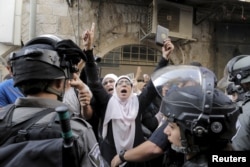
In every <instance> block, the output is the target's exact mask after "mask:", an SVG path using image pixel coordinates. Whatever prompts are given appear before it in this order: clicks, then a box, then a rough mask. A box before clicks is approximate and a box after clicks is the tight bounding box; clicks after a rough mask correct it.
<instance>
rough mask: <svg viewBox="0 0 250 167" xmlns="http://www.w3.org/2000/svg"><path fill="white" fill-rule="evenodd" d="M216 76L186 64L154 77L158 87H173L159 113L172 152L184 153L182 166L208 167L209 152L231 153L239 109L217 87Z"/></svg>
mask: <svg viewBox="0 0 250 167" xmlns="http://www.w3.org/2000/svg"><path fill="white" fill-rule="evenodd" d="M214 76H215V75H214V74H213V72H211V71H210V70H208V69H206V68H202V69H201V68H200V67H195V66H185V65H179V66H168V67H166V68H164V69H161V70H159V71H157V72H156V73H155V74H153V76H152V80H153V83H154V85H155V87H156V88H160V87H162V86H164V85H166V84H167V85H169V86H170V88H169V90H168V92H167V94H166V95H165V97H163V98H162V104H161V107H160V112H162V113H163V114H164V116H165V117H166V120H167V122H168V126H167V127H166V128H165V130H164V133H165V134H167V135H168V140H169V142H171V143H172V149H174V150H175V151H177V152H181V153H184V154H185V157H186V160H187V161H186V162H185V163H184V165H183V166H188V167H189V166H190V167H191V166H192V167H193V166H208V161H209V160H208V159H209V157H208V153H209V152H210V151H221V150H232V148H231V145H230V140H231V138H232V137H233V135H235V132H236V128H235V123H236V121H237V117H238V115H239V114H240V110H239V107H238V106H237V105H236V104H235V103H233V102H232V101H231V100H230V99H229V98H228V97H227V96H226V95H225V94H224V93H223V92H221V91H220V90H218V89H216V88H215V84H216V81H215V77H214ZM157 90H159V89H157Z"/></svg>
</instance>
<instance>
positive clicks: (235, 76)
mask: <svg viewBox="0 0 250 167" xmlns="http://www.w3.org/2000/svg"><path fill="white" fill-rule="evenodd" d="M249 62H250V55H239V56H236V57H234V58H232V59H231V60H230V61H229V62H228V63H227V65H226V68H227V71H228V80H229V81H230V82H234V83H235V84H236V85H240V84H241V83H246V82H250V64H249Z"/></svg>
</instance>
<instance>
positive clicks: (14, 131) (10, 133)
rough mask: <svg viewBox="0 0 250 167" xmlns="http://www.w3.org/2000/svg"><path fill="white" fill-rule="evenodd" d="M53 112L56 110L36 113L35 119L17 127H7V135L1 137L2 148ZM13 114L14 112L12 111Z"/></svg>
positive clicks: (49, 109)
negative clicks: (22, 131)
mask: <svg viewBox="0 0 250 167" xmlns="http://www.w3.org/2000/svg"><path fill="white" fill-rule="evenodd" d="M53 111H55V109H54V108H46V109H44V110H42V111H40V112H38V113H36V114H35V115H34V116H33V117H31V118H29V119H27V120H26V121H24V122H22V123H19V124H17V125H15V126H10V127H7V128H6V133H5V135H4V136H1V142H0V146H2V145H3V144H4V143H5V142H6V141H7V140H8V139H9V138H10V137H12V136H15V135H16V134H17V132H18V131H19V130H20V129H23V128H26V127H30V126H32V125H33V124H34V123H36V122H37V121H39V120H40V119H41V118H42V117H44V116H45V115H47V114H49V113H51V112H53ZM11 112H13V111H11ZM10 120H12V119H10ZM5 144H7V143H5Z"/></svg>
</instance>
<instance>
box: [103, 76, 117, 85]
mask: <svg viewBox="0 0 250 167" xmlns="http://www.w3.org/2000/svg"><path fill="white" fill-rule="evenodd" d="M108 78H111V79H113V80H114V81H116V80H117V79H118V77H117V76H116V75H115V74H112V73H110V74H107V75H105V76H104V78H103V79H102V84H103V83H104V82H105V80H106V79H108Z"/></svg>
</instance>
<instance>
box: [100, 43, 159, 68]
mask: <svg viewBox="0 0 250 167" xmlns="http://www.w3.org/2000/svg"><path fill="white" fill-rule="evenodd" d="M158 56H161V52H160V51H158V50H156V49H153V48H149V47H148V46H146V45H125V46H121V47H118V48H115V49H113V50H112V51H110V52H109V53H107V54H106V55H105V56H104V57H103V59H102V61H101V63H100V66H105V67H119V65H127V64H129V65H145V66H155V65H156V64H157V60H158V59H157V57H158Z"/></svg>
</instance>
